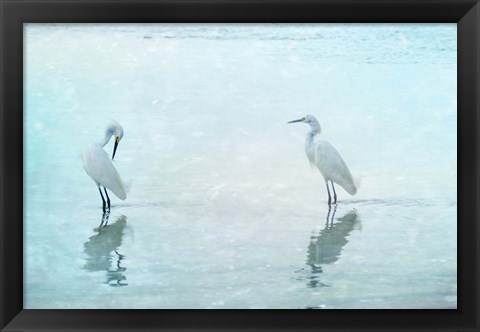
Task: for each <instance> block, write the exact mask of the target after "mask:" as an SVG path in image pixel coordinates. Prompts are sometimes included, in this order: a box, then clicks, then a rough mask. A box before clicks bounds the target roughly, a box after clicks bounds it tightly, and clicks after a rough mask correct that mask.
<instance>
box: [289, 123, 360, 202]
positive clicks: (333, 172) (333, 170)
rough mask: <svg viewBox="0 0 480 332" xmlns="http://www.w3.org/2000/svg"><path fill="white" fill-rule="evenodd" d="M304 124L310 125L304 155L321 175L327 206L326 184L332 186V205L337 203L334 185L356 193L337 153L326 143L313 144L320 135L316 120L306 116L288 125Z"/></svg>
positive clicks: (349, 175) (345, 167) (350, 176)
mask: <svg viewBox="0 0 480 332" xmlns="http://www.w3.org/2000/svg"><path fill="white" fill-rule="evenodd" d="M295 122H304V123H307V124H309V125H310V131H309V132H308V134H307V138H306V139H305V153H306V154H307V158H308V160H309V161H310V164H311V165H315V166H317V168H318V170H319V171H320V173H321V174H322V176H323V178H324V180H325V184H326V185H327V192H328V205H331V201H332V197H331V195H330V189H329V187H328V182H329V181H330V183H331V184H332V189H333V199H334V201H333V204H336V203H337V193H336V192H335V186H334V185H333V184H334V183H336V184H338V185H339V186H341V187H342V188H343V189H345V190H346V191H347V192H348V193H349V194H350V195H355V194H356V193H357V186H356V185H355V183H354V182H353V178H352V174H350V171H349V170H348V167H347V164H345V162H344V161H343V159H342V157H341V156H340V154H339V153H338V151H337V150H336V149H335V148H334V147H333V146H332V145H331V144H330V143H328V142H327V141H324V140H319V141H317V142H315V136H316V135H318V134H320V132H321V128H320V124H319V123H318V121H317V119H316V118H315V117H314V116H313V115H306V116H304V117H303V118H301V119H298V120H293V121H290V122H288V123H295Z"/></svg>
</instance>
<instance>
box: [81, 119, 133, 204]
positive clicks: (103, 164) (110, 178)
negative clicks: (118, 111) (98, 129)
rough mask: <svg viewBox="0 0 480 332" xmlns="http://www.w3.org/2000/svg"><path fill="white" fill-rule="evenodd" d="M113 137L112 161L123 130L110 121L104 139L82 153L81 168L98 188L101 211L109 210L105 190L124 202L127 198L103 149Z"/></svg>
mask: <svg viewBox="0 0 480 332" xmlns="http://www.w3.org/2000/svg"><path fill="white" fill-rule="evenodd" d="M112 136H115V145H114V147H113V154H112V160H113V158H114V157H115V153H116V152H117V147H118V143H119V142H120V141H121V140H122V138H123V128H122V126H120V124H119V123H117V122H115V121H112V123H110V124H109V125H108V126H107V128H106V130H105V137H104V138H103V139H102V140H101V141H100V142H95V143H93V144H92V145H90V146H89V147H88V149H87V150H85V152H84V153H83V156H82V159H83V167H84V168H85V171H86V172H87V174H88V175H89V176H90V177H91V178H92V180H93V181H94V182H95V184H96V185H97V187H98V191H99V192H100V196H101V197H102V202H103V211H104V212H105V210H106V208H108V209H110V197H108V193H107V189H108V190H110V191H112V192H113V193H114V194H115V195H116V196H117V197H118V198H120V199H121V200H124V199H126V198H127V194H126V192H125V185H124V184H123V182H122V179H121V178H120V175H119V174H118V172H117V170H116V169H115V166H113V163H112V161H111V160H110V158H109V157H108V155H107V153H106V152H105V150H103V147H104V146H105V145H106V144H107V143H108V141H110V138H111V137H112ZM102 187H103V190H104V192H105V195H106V196H107V201H106V202H105V199H104V198H103V194H102Z"/></svg>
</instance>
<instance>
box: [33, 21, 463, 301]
mask: <svg viewBox="0 0 480 332" xmlns="http://www.w3.org/2000/svg"><path fill="white" fill-rule="evenodd" d="M25 31H26V32H25V68H26V70H25V73H26V75H25V105H26V107H25V161H26V162H25V169H24V172H25V184H24V190H25V196H24V197H25V220H24V223H25V227H24V232H25V234H24V236H25V241H24V243H25V247H24V253H25V258H24V262H25V266H24V268H25V269H24V271H25V277H24V290H25V294H24V305H25V308H29V309H33V308H99V309H104V308H318V309H320V308H325V309H329V308H456V306H457V260H456V251H457V244H456V237H457V227H456V224H457V200H456V197H457V189H456V188H457V185H456V178H457V167H456V143H457V142H456V128H457V122H456V121H457V120H456V119H457V118H456V108H457V106H456V105H457V104H456V97H457V96H456V25H453V24H434V25H433V24H426V25H412V24H388V25H383V24H377V25H340V24H333V25H329V24H309V25H302V24H293V25H292V24H265V25H235V24H224V25H201V24H189V25H176V24H170V25H169V24H155V25H132V24H128V25H63V24H59V25H55V24H49V25H42V24H29V25H27V26H26V30H25ZM305 114H313V115H315V116H316V117H317V118H318V119H319V122H320V124H321V126H322V133H321V138H322V139H326V140H328V141H329V142H330V143H332V144H333V145H334V146H335V147H336V148H337V150H338V151H339V152H340V154H341V155H342V156H343V158H344V159H345V161H346V163H347V164H348V166H349V168H350V170H351V172H352V174H353V175H354V177H355V179H357V181H358V182H359V183H360V188H359V191H358V193H357V195H355V196H350V195H349V194H348V193H346V192H345V191H344V190H343V189H341V188H340V187H338V186H337V194H338V197H339V204H338V205H337V206H332V207H331V208H330V209H329V207H328V205H327V193H326V189H325V183H324V181H323V179H322V177H321V175H320V174H319V173H318V171H316V170H313V169H311V168H310V166H309V163H308V161H307V158H306V156H305V153H304V138H305V135H306V133H307V131H308V126H307V125H306V124H300V123H297V124H287V122H288V121H289V120H293V119H298V118H300V117H301V116H303V115H305ZM109 119H115V120H116V121H118V122H119V123H121V124H122V126H123V128H124V130H125V136H124V139H123V140H122V141H121V142H120V145H119V148H118V150H117V154H116V156H115V161H114V164H115V167H116V168H117V169H118V171H119V173H120V174H121V175H122V177H123V179H124V181H125V182H126V183H127V184H128V185H129V187H130V189H129V192H128V194H127V199H126V200H125V201H121V200H119V199H118V198H116V197H115V196H114V195H113V194H111V195H110V197H111V199H112V209H111V211H110V213H108V214H103V213H102V209H101V199H100V197H99V194H98V191H97V189H96V187H95V184H94V183H93V182H92V180H91V179H90V178H89V177H88V176H87V175H86V173H85V172H84V170H83V166H82V160H81V154H82V152H83V150H84V149H85V148H86V147H87V146H88V145H89V144H90V143H91V142H94V141H99V140H100V139H101V138H102V137H103V134H104V128H105V125H106V124H107V123H108V121H109ZM112 148H113V143H112V142H110V143H109V144H108V145H107V146H106V147H105V150H106V151H107V152H108V153H109V154H111V151H112Z"/></svg>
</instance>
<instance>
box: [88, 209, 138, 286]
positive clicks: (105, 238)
mask: <svg viewBox="0 0 480 332" xmlns="http://www.w3.org/2000/svg"><path fill="white" fill-rule="evenodd" d="M109 217H110V213H109V212H108V213H104V214H103V216H102V221H101V223H100V226H98V228H95V229H94V231H95V234H94V235H92V236H91V237H90V238H89V239H88V241H87V242H85V244H84V245H83V247H84V252H85V254H87V256H88V257H87V259H86V263H85V266H84V269H85V270H87V271H90V272H96V271H106V277H107V280H106V281H105V283H106V284H109V285H110V286H113V287H120V286H127V285H128V283H126V280H127V277H126V276H125V275H124V274H125V271H126V270H127V269H126V268H125V267H122V266H121V264H122V260H123V259H124V258H125V256H123V255H122V254H120V253H119V252H118V248H119V247H120V246H121V245H122V238H123V232H124V228H125V226H126V225H127V217H125V216H124V215H122V216H120V217H119V218H117V220H116V221H115V222H114V223H113V224H110V225H108V219H109ZM112 266H113V267H112Z"/></svg>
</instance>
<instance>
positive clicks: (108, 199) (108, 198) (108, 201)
mask: <svg viewBox="0 0 480 332" xmlns="http://www.w3.org/2000/svg"><path fill="white" fill-rule="evenodd" d="M103 190H105V195H107V203H108V208H109V209H110V197H108V194H107V188H105V187H103Z"/></svg>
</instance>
